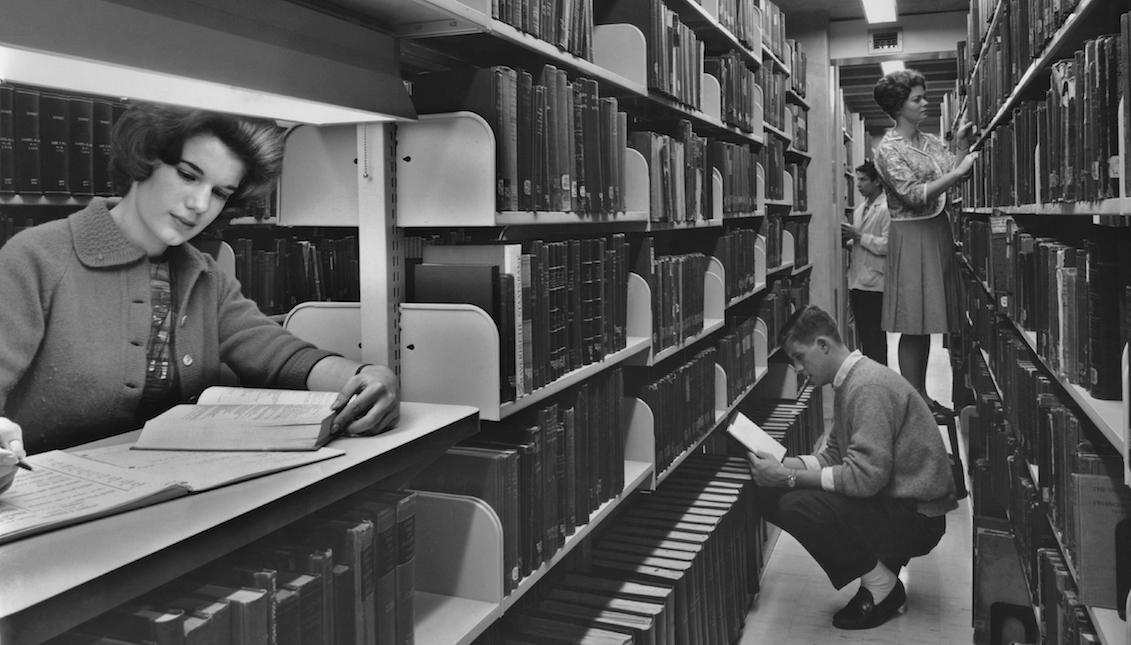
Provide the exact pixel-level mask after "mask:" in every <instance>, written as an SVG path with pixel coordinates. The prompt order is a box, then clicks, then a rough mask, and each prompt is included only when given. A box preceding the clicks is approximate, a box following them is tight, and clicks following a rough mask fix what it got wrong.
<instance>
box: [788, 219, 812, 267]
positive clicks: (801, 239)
mask: <svg viewBox="0 0 1131 645" xmlns="http://www.w3.org/2000/svg"><path fill="white" fill-rule="evenodd" d="M799 210H805V209H804V208H800V207H799ZM785 230H787V231H789V232H790V234H791V235H793V266H795V267H803V266H805V265H807V264H809V220H808V219H800V218H789V219H787V220H786V221H785Z"/></svg>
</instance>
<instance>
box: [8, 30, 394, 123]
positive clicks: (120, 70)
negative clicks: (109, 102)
mask: <svg viewBox="0 0 1131 645" xmlns="http://www.w3.org/2000/svg"><path fill="white" fill-rule="evenodd" d="M0 79H2V80H5V81H8V82H12V83H24V84H27V85H36V86H40V87H44V88H59V91H61V92H68V91H70V92H78V93H84V94H95V95H101V96H112V97H124V98H131V99H139V100H144V101H159V102H163V103H175V104H177V105H184V106H187V107H194V108H202V109H206V110H214V111H217V112H229V113H233V114H242V115H246V116H255V117H262V118H267V119H275V120H282V121H295V122H298V123H312V124H318V125H328V124H335V123H363V122H367V123H372V122H378V121H392V120H394V119H393V117H390V116H389V115H385V114H378V113H375V112H368V111H365V110H360V109H356V108H350V107H343V106H338V105H330V104H327V103H318V102H316V101H310V100H306V99H299V98H293V97H288V96H282V95H277V94H271V93H268V92H261V91H257V90H250V89H245V88H241V87H235V86H233V85H226V84H223V83H215V82H211V81H202V80H197V79H193V78H186V77H183V76H174V75H172V74H165V73H161V72H153V71H149V70H144V69H138V68H135V67H127V66H124V65H116V64H113V63H103V62H98V61H91V60H87V59H82V58H75V57H70V56H62V55H58V54H50V53H46V52H39V51H33V50H29V49H21V48H16V47H8V46H3V45H0Z"/></svg>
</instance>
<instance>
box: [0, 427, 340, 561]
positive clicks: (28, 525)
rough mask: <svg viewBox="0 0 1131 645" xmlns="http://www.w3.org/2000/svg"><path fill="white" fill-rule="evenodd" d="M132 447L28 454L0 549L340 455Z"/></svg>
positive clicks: (7, 507) (5, 514)
mask: <svg viewBox="0 0 1131 645" xmlns="http://www.w3.org/2000/svg"><path fill="white" fill-rule="evenodd" d="M132 446H133V444H132V443H122V444H118V445H109V446H102V447H97V448H89V449H84V448H79V449H76V450H75V451H74V452H73V453H71V452H63V451H61V450H53V451H50V452H45V453H41V454H37V455H31V456H29V457H28V458H27V461H28V462H29V463H30V464H31V465H32V466H33V467H34V468H35V470H34V471H32V472H24V471H20V473H19V474H18V475H17V476H16V481H15V483H14V484H12V487H11V488H10V489H8V490H7V491H6V492H5V493H4V494H2V495H0V543H4V542H10V541H12V540H17V539H19V538H22V537H26V536H28V535H33V534H36V533H42V532H44V531H50V530H53V529H57V528H62V527H64V526H69V525H71V524H77V523H79V522H87V521H90V520H93V519H97V518H99V517H105V516H107V515H114V514H117V513H124V512H126V511H129V510H132V509H135V508H141V507H143V506H149V505H151V504H157V503H160V502H164V501H166V500H170V499H173V498H176V497H181V496H183V495H188V494H190V493H197V492H200V491H203V490H209V489H212V488H217V487H219V486H224V485H226V484H231V483H235V482H239V481H243V480H246V479H251V478H254V477H261V476H263V475H267V474H270V473H274V472H278V471H281V470H288V469H291V468H296V467H298V466H302V465H305V464H310V463H314V462H317V461H323V460H325V459H330V458H332V457H338V456H341V455H343V454H345V453H344V452H342V451H341V450H335V449H333V448H321V449H319V450H316V451H313V452H182V451H174V452H170V451H154V450H131V449H130V448H131V447H132Z"/></svg>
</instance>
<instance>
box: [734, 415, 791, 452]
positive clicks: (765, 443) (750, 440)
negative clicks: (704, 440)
mask: <svg viewBox="0 0 1131 645" xmlns="http://www.w3.org/2000/svg"><path fill="white" fill-rule="evenodd" d="M727 432H729V433H730V435H731V436H732V437H734V438H735V439H738V442H739V443H741V444H742V445H743V446H745V447H746V449H747V450H749V451H750V452H768V453H770V454H771V455H773V456H774V459H777V460H778V461H781V460H782V457H785V453H786V448H785V446H783V445H781V442H779V441H778V440H777V439H774V438H773V437H772V436H770V434H769V433H768V432H766V431H765V430H763V429H762V428H761V426H759V425H758V424H757V423H754V422H753V421H751V420H750V418H749V417H747V416H746V415H745V414H742V413H741V412H739V413H738V414H737V415H735V418H734V421H731V423H730V425H728V426H727Z"/></svg>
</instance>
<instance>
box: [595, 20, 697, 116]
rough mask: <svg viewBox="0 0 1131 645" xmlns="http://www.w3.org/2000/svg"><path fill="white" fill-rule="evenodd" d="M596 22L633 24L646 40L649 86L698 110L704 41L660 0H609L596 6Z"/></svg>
mask: <svg viewBox="0 0 1131 645" xmlns="http://www.w3.org/2000/svg"><path fill="white" fill-rule="evenodd" d="M595 11H596V20H597V23H598V24H611V23H619V24H629V25H635V26H636V27H637V28H638V29H639V30H640V31H641V33H643V34H644V39H645V40H646V41H647V42H648V52H647V70H648V71H647V84H648V89H650V90H653V91H655V92H658V93H660V94H662V95H664V96H668V97H670V98H672V99H674V100H675V101H677V102H678V103H680V104H682V105H684V106H686V107H688V108H691V109H695V110H697V109H699V105H700V99H701V96H702V82H703V78H702V77H703V56H704V54H703V52H704V48H703V42H702V41H701V40H700V39H699V36H698V35H697V34H696V33H695V31H694V30H693V29H691V27H689V26H687V25H686V24H684V23H683V22H682V21H681V20H680V18H679V14H677V13H676V12H675V11H672V10H671V9H669V8H668V7H667V6H666V5H664V3H663V2H662V0H609V1H606V2H599V3H597V6H596V7H595Z"/></svg>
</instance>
